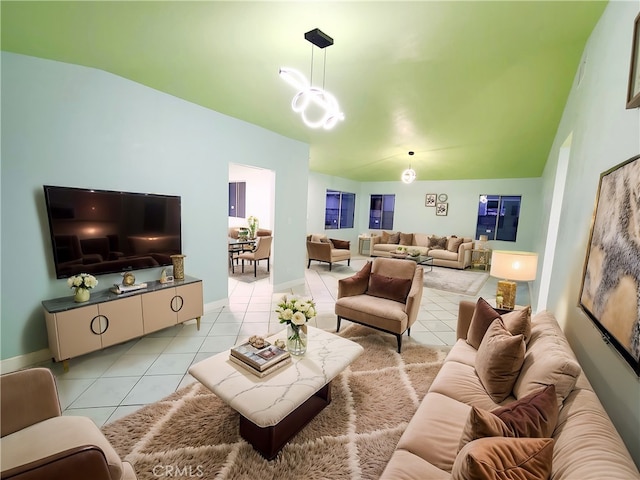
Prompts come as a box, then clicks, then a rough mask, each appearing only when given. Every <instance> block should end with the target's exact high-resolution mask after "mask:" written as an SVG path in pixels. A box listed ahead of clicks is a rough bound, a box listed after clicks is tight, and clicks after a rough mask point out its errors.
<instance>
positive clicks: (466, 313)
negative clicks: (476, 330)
mask: <svg viewBox="0 0 640 480" xmlns="http://www.w3.org/2000/svg"><path fill="white" fill-rule="evenodd" d="M475 309H476V304H475V303H474V302H471V301H469V300H461V301H460V304H459V305H458V324H457V327H456V338H462V339H465V340H466V338H467V333H468V332H469V325H471V319H472V318H473V312H474V311H475Z"/></svg>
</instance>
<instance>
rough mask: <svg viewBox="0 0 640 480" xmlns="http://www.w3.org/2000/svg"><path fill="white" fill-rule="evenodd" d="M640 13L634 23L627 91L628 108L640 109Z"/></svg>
mask: <svg viewBox="0 0 640 480" xmlns="http://www.w3.org/2000/svg"><path fill="white" fill-rule="evenodd" d="M639 23H640V13H639V14H638V16H637V17H636V19H635V20H634V22H633V45H632V46H631V66H630V68H629V87H628V89H627V108H636V107H640V27H639V26H638V24H639Z"/></svg>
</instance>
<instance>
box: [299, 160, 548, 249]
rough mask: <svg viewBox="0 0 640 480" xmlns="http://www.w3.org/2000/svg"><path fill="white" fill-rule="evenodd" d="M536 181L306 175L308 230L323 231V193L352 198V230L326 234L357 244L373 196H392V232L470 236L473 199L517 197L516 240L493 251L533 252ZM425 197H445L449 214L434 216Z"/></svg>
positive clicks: (536, 226)
mask: <svg viewBox="0 0 640 480" xmlns="http://www.w3.org/2000/svg"><path fill="white" fill-rule="evenodd" d="M541 185H542V181H541V179H540V178H514V179H506V180H505V179H498V180H451V181H426V180H425V181H416V182H414V183H412V184H410V185H405V184H404V183H402V182H401V181H397V182H366V183H360V182H353V181H349V180H345V179H341V178H337V177H330V176H327V175H321V174H317V173H313V172H311V173H310V175H309V215H308V217H307V232H309V233H316V232H323V231H324V209H325V193H326V190H327V189H334V190H341V191H347V192H352V193H355V194H356V215H355V217H356V221H355V223H356V227H355V228H353V229H341V230H328V231H327V232H330V234H331V236H332V237H333V238H341V239H345V240H351V242H352V246H353V245H357V240H358V235H359V234H360V233H364V232H369V200H370V195H372V194H394V195H395V196H396V205H395V215H394V222H393V230H395V231H402V232H417V233H430V234H436V235H458V236H468V237H474V236H475V230H476V222H477V214H478V200H479V197H480V195H481V194H490V195H491V194H498V195H521V196H522V208H521V213H520V223H519V227H518V236H517V239H516V242H500V241H493V242H491V245H492V247H493V248H494V249H499V248H504V249H507V250H527V251H529V250H534V248H535V247H536V245H537V242H536V239H537V237H538V231H539V229H540V224H541V221H542V219H541V216H540V202H541V191H540V187H541ZM427 193H438V194H440V193H446V194H447V195H448V200H447V201H448V203H449V214H448V215H447V216H436V214H435V208H433V207H429V208H427V207H425V206H424V201H425V195H426V194H427Z"/></svg>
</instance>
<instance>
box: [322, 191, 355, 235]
mask: <svg viewBox="0 0 640 480" xmlns="http://www.w3.org/2000/svg"><path fill="white" fill-rule="evenodd" d="M355 210H356V194H355V193H347V192H339V191H337V190H327V202H326V208H325V213H324V228H325V229H326V230H332V229H337V228H353V220H354V217H355Z"/></svg>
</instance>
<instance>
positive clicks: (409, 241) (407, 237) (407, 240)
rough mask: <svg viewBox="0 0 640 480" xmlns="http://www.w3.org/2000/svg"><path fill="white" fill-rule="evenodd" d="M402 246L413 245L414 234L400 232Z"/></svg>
mask: <svg viewBox="0 0 640 480" xmlns="http://www.w3.org/2000/svg"><path fill="white" fill-rule="evenodd" d="M400 245H407V246H408V245H413V233H402V232H400Z"/></svg>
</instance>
